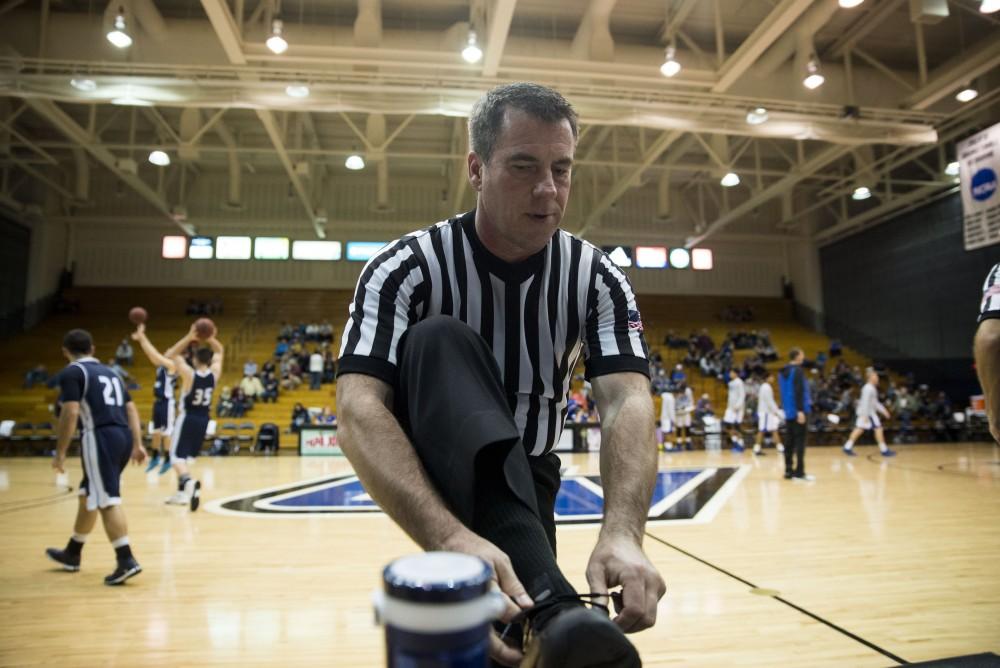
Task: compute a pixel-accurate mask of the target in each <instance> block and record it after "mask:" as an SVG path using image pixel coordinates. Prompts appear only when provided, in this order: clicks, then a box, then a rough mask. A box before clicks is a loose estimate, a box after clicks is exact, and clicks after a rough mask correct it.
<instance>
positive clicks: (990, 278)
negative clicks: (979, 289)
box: [979, 263, 1000, 322]
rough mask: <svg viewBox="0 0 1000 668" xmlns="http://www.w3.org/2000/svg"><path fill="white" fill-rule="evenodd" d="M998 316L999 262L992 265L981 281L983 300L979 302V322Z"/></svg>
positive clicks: (999, 311) (999, 307) (999, 308)
mask: <svg viewBox="0 0 1000 668" xmlns="http://www.w3.org/2000/svg"><path fill="white" fill-rule="evenodd" d="M990 318H1000V263H997V264H995V265H993V268H992V269H990V273H989V274H987V275H986V281H984V282H983V300H982V302H980V304H979V322H982V321H983V320H989V319H990Z"/></svg>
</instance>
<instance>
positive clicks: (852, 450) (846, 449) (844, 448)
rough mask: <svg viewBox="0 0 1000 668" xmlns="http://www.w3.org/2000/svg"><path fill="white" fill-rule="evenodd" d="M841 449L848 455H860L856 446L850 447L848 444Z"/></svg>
mask: <svg viewBox="0 0 1000 668" xmlns="http://www.w3.org/2000/svg"><path fill="white" fill-rule="evenodd" d="M841 450H843V451H844V454H845V455H847V456H848V457H857V456H858V453H856V452H854V448H849V447H847V446H846V445H845V446H844V447H842V448H841Z"/></svg>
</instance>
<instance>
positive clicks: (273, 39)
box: [264, 19, 288, 55]
mask: <svg viewBox="0 0 1000 668" xmlns="http://www.w3.org/2000/svg"><path fill="white" fill-rule="evenodd" d="M283 26H284V23H283V22H282V20H281V19H274V20H273V21H271V36H270V37H268V38H267V40H266V41H265V42H264V44H265V45H266V46H267V48H269V49H270V50H271V51H272V52H273V53H275V54H278V55H280V54H282V53H284V52H285V51H287V50H288V42H287V41H285V38H284V37H282V36H281V29H282V27H283Z"/></svg>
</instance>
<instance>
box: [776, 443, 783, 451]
mask: <svg viewBox="0 0 1000 668" xmlns="http://www.w3.org/2000/svg"><path fill="white" fill-rule="evenodd" d="M774 449H775V450H777V451H778V452H784V451H785V446H784V445H783V444H781V443H778V444H777V445H776V446H774Z"/></svg>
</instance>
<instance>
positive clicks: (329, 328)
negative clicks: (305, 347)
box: [319, 320, 333, 344]
mask: <svg viewBox="0 0 1000 668" xmlns="http://www.w3.org/2000/svg"><path fill="white" fill-rule="evenodd" d="M319 340H320V341H323V342H324V343H331V344H332V343H333V325H331V324H330V321H329V320H324V321H323V322H322V323H320V326H319Z"/></svg>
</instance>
